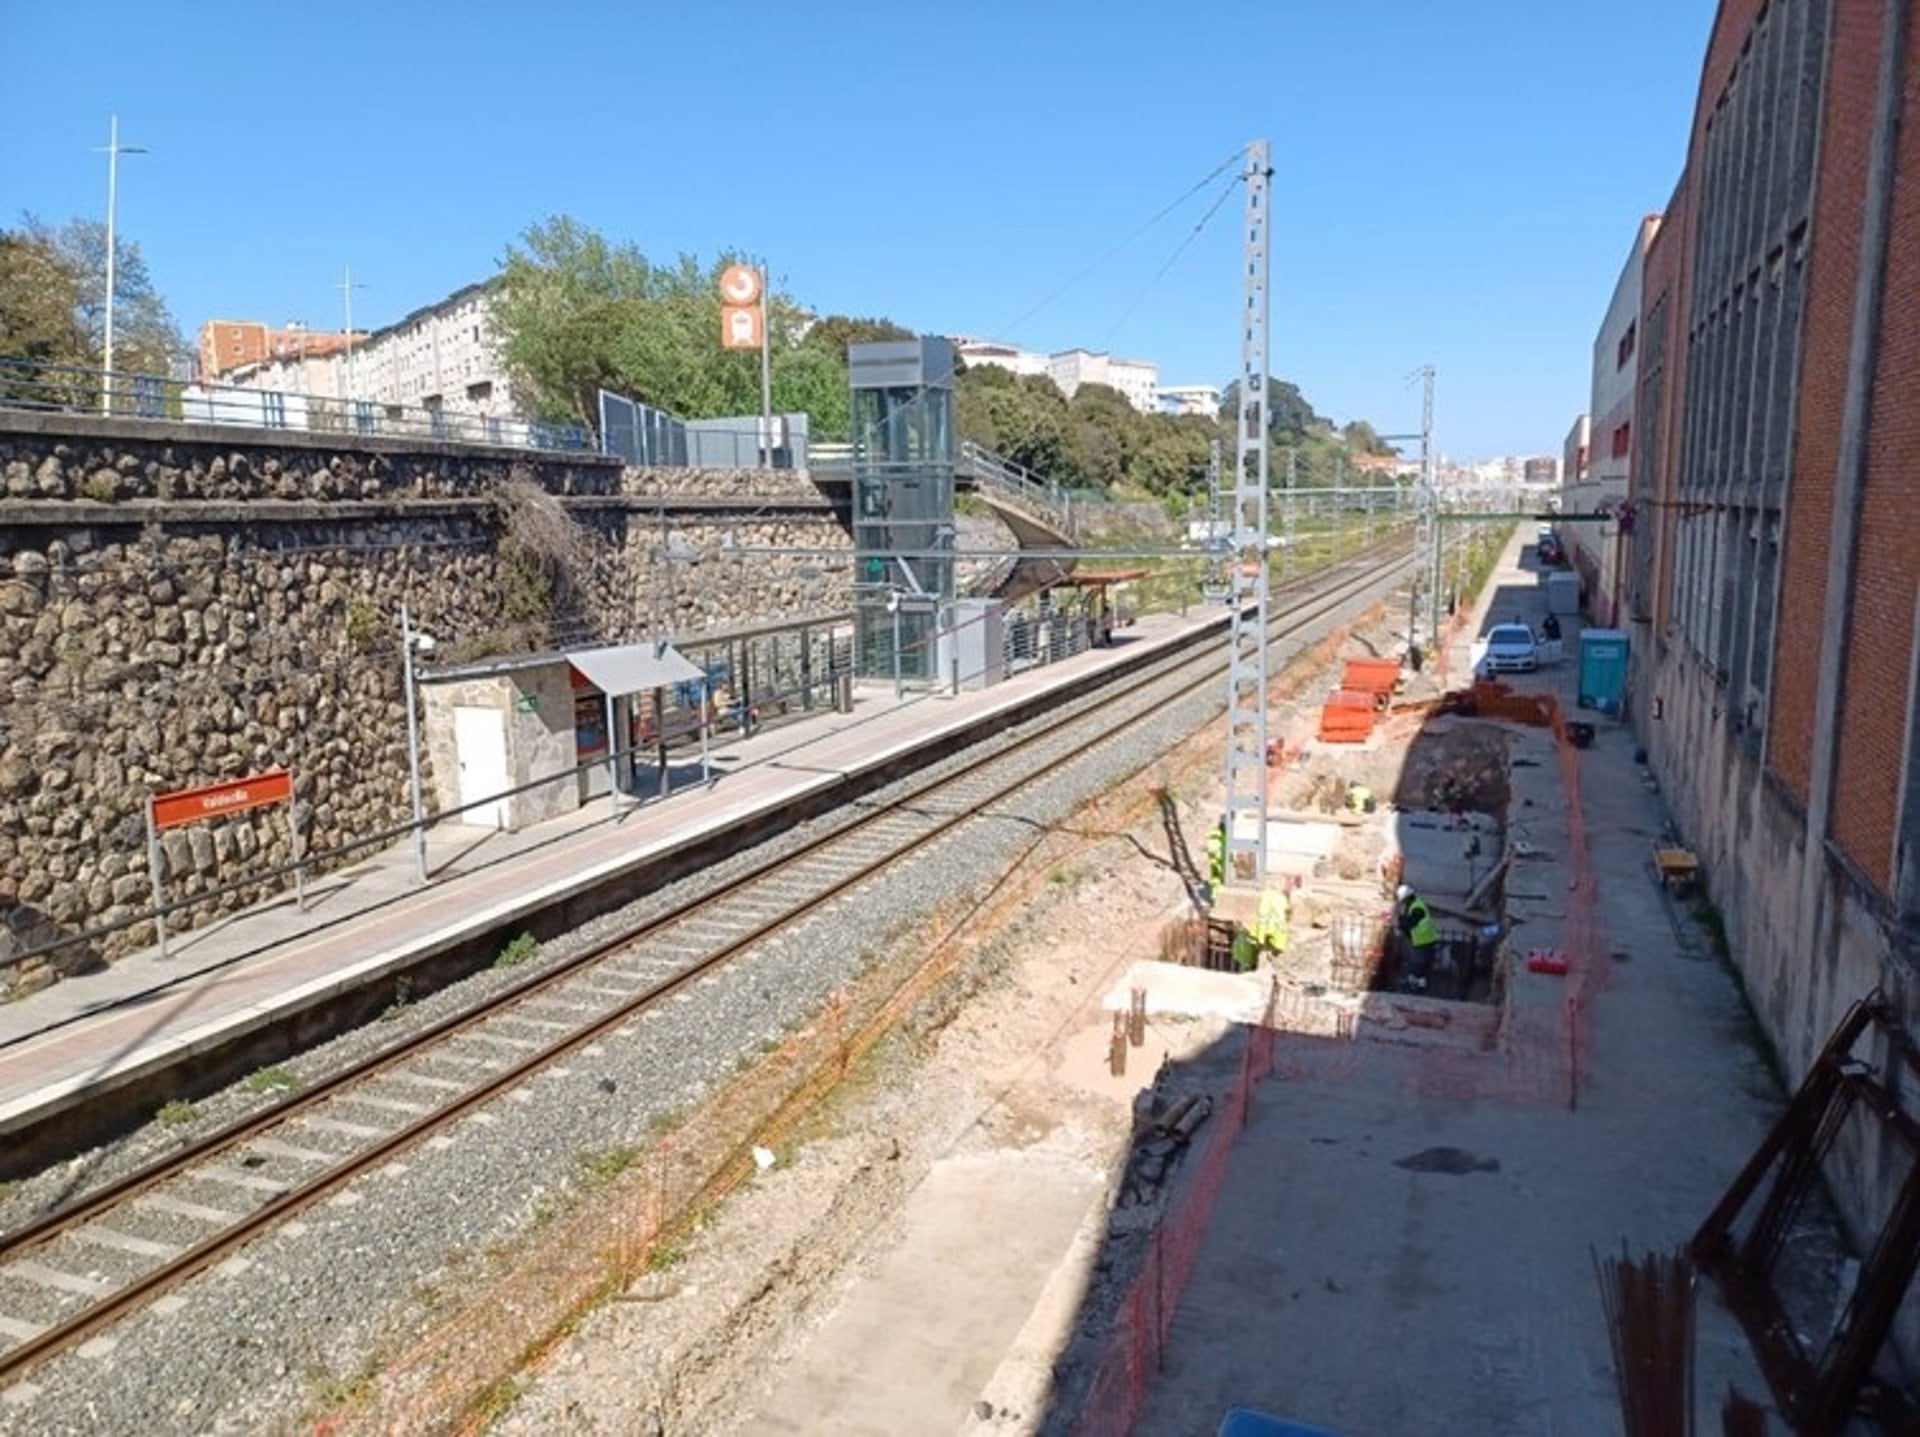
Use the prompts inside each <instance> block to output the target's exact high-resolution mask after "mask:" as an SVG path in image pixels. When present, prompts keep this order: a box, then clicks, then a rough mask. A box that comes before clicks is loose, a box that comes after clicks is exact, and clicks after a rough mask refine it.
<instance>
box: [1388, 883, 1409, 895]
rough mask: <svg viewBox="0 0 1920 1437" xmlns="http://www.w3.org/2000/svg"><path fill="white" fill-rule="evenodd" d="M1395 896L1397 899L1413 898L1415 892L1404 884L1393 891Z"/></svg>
mask: <svg viewBox="0 0 1920 1437" xmlns="http://www.w3.org/2000/svg"><path fill="white" fill-rule="evenodd" d="M1393 896H1394V897H1395V898H1411V897H1413V890H1412V889H1411V888H1409V887H1407V885H1406V884H1404V883H1403V884H1401V885H1400V886H1399V887H1398V888H1396V889H1394V890H1393Z"/></svg>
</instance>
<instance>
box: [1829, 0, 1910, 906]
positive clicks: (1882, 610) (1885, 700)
mask: <svg viewBox="0 0 1920 1437" xmlns="http://www.w3.org/2000/svg"><path fill="white" fill-rule="evenodd" d="M1842 8H1843V9H1845V10H1853V9H1856V8H1862V9H1864V8H1866V7H1854V6H1843V7H1842ZM1871 23H1872V24H1873V25H1874V26H1876V27H1877V25H1878V23H1879V22H1878V20H1877V19H1874V20H1873V21H1872V22H1871ZM1905 63H1906V79H1907V84H1906V94H1905V96H1904V97H1903V101H1902V112H1901V116H1900V139H1899V147H1898V150H1897V152H1896V156H1895V164H1896V166H1897V178H1896V179H1895V181H1894V187H1893V214H1892V227H1891V230H1890V232H1889V234H1888V240H1887V270H1886V280H1885V286H1884V288H1883V290H1882V297H1881V309H1880V334H1879V353H1878V363H1877V366H1876V368H1875V371H1874V376H1873V410H1872V427H1871V428H1870V429H1869V431H1868V436H1867V475H1866V491H1865V493H1864V495H1863V496H1862V499H1863V502H1862V507H1861V514H1860V535H1861V540H1860V546H1859V551H1858V558H1857V560H1856V562H1855V565H1854V571H1853V621H1852V625H1851V627H1850V630H1849V632H1848V636H1847V655H1846V668H1845V671H1844V677H1843V679H1842V682H1843V684H1844V688H1843V690H1842V693H1843V695H1844V702H1843V704H1842V707H1841V715H1840V761H1839V765H1838V774H1837V776H1836V779H1835V786H1834V805H1833V838H1834V841H1835V842H1836V843H1837V844H1839V846H1840V849H1841V851H1842V852H1844V853H1845V854H1846V855H1847V857H1848V858H1850V859H1852V860H1853V861H1854V862H1855V863H1857V864H1858V865H1859V866H1860V868H1861V869H1862V870H1863V871H1864V872H1865V873H1866V874H1867V875H1868V876H1869V877H1871V878H1872V879H1873V881H1874V884H1875V885H1876V886H1877V887H1878V888H1879V890H1880V892H1881V893H1882V894H1886V893H1890V892H1892V890H1893V861H1894V847H1895V845H1894V828H1895V825H1896V823H1897V822H1898V821H1899V815H1900V791H1899V789H1900V783H1899V779H1900V774H1901V772H1902V761H1903V759H1904V757H1905V755H1906V749H1907V734H1908V732H1909V731H1910V725H1911V724H1912V722H1913V716H1912V715H1911V714H1909V713H1908V712H1907V675H1908V672H1909V668H1910V665H1911V664H1912V659H1913V600H1914V590H1915V587H1916V585H1920V404H1917V403H1916V396H1920V25H1916V24H1913V23H1912V22H1911V21H1910V22H1909V24H1908V30H1907V53H1906V61H1905Z"/></svg>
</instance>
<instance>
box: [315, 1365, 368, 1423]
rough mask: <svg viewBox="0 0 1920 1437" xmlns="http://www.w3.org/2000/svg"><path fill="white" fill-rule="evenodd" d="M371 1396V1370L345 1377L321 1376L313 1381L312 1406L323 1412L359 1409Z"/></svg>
mask: <svg viewBox="0 0 1920 1437" xmlns="http://www.w3.org/2000/svg"><path fill="white" fill-rule="evenodd" d="M372 1396H373V1371H372V1369H371V1368H369V1369H366V1370H363V1371H360V1372H354V1373H350V1374H348V1375H347V1376H345V1377H330V1376H326V1375H321V1376H319V1377H318V1378H316V1379H315V1381H314V1386H313V1400H314V1404H315V1405H316V1406H317V1407H319V1408H320V1409H321V1410H322V1411H323V1412H333V1411H337V1410H338V1409H340V1408H342V1407H360V1406H363V1405H365V1403H366V1402H367V1400H368V1399H369V1398H371V1397H372Z"/></svg>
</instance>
